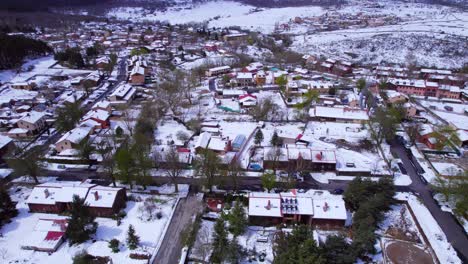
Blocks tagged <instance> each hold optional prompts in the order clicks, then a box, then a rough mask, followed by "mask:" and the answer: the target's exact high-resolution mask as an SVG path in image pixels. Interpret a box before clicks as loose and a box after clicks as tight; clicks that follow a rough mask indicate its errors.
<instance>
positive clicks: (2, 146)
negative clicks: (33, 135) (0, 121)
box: [0, 135, 15, 163]
mask: <svg viewBox="0 0 468 264" xmlns="http://www.w3.org/2000/svg"><path fill="white" fill-rule="evenodd" d="M14 147H15V143H14V142H13V139H11V138H10V137H7V136H3V135H0V163H1V162H3V161H4V160H3V156H4V155H5V154H8V153H9V152H10V151H12V150H13V149H14Z"/></svg>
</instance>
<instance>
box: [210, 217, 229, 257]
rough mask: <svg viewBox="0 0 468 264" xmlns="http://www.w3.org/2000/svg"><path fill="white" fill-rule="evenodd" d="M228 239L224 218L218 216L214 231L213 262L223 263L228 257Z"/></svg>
mask: <svg viewBox="0 0 468 264" xmlns="http://www.w3.org/2000/svg"><path fill="white" fill-rule="evenodd" d="M227 247H228V239H227V232H226V227H225V223H224V220H223V219H222V218H218V220H216V224H215V226H214V233H213V253H212V254H211V262H212V263H222V262H223V261H224V260H225V259H226V257H227Z"/></svg>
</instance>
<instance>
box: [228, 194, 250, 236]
mask: <svg viewBox="0 0 468 264" xmlns="http://www.w3.org/2000/svg"><path fill="white" fill-rule="evenodd" d="M228 221H229V231H230V232H231V233H232V234H233V235H234V237H237V236H240V235H242V234H243V233H244V231H245V228H246V227H247V218H246V216H245V210H244V207H243V206H242V204H241V202H240V201H236V203H235V205H234V207H233V208H232V210H231V212H230V214H229V217H228Z"/></svg>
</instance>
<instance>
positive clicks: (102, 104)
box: [92, 100, 110, 109]
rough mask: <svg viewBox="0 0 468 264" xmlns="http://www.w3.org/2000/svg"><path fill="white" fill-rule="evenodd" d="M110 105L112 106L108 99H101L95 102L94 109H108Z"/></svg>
mask: <svg viewBox="0 0 468 264" xmlns="http://www.w3.org/2000/svg"><path fill="white" fill-rule="evenodd" d="M109 106H110V102H109V101H107V100H104V101H99V102H97V103H96V104H94V105H93V107H92V109H95V108H102V109H107V108H108V107H109Z"/></svg>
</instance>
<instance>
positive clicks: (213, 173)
mask: <svg viewBox="0 0 468 264" xmlns="http://www.w3.org/2000/svg"><path fill="white" fill-rule="evenodd" d="M220 164H221V160H220V158H219V157H218V155H217V154H216V153H215V152H213V151H211V150H205V151H203V152H202V153H201V155H200V156H199V157H197V158H196V159H195V167H196V172H197V174H198V175H200V176H202V177H203V178H204V183H205V186H206V187H207V188H208V189H209V191H210V193H211V192H213V186H214V184H215V181H216V177H217V176H218V175H219V166H220Z"/></svg>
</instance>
